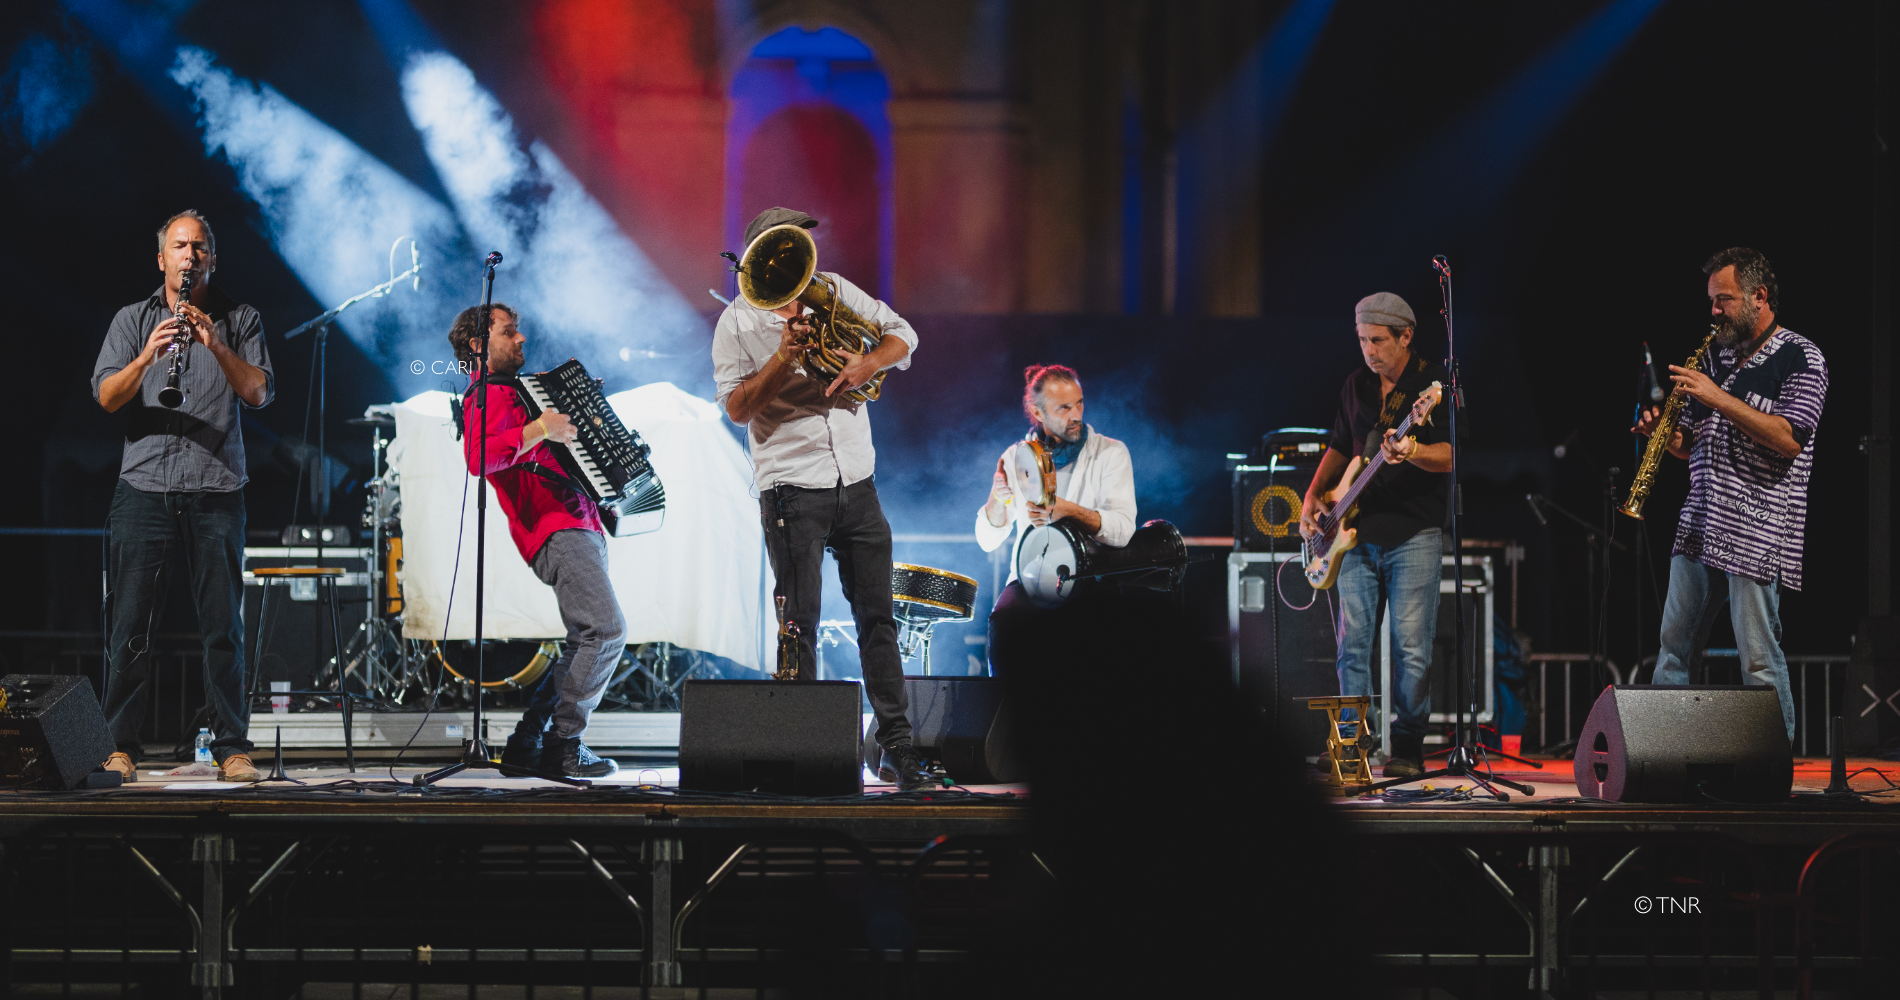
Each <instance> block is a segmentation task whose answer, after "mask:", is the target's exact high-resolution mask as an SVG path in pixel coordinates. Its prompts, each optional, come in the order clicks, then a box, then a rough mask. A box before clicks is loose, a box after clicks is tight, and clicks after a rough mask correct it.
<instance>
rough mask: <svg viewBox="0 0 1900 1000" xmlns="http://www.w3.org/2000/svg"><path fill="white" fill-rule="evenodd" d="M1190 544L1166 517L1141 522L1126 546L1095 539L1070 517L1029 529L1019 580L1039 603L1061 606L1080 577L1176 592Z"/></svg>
mask: <svg viewBox="0 0 1900 1000" xmlns="http://www.w3.org/2000/svg"><path fill="white" fill-rule="evenodd" d="M1187 561H1188V560H1187V542H1186V540H1184V539H1183V538H1182V537H1181V532H1180V531H1179V530H1178V529H1176V528H1175V526H1174V525H1172V524H1169V523H1168V522H1166V521H1162V520H1154V521H1149V522H1148V523H1147V524H1144V525H1142V526H1141V527H1140V528H1138V529H1136V530H1135V533H1134V534H1133V535H1132V536H1130V537H1129V539H1128V544H1127V545H1125V546H1123V547H1121V548H1112V547H1110V546H1106V545H1102V544H1100V543H1099V542H1097V541H1096V540H1095V539H1094V538H1093V537H1092V536H1091V535H1090V534H1089V533H1088V532H1087V531H1084V530H1082V526H1081V525H1079V524H1076V523H1075V522H1074V521H1072V520H1069V519H1068V518H1063V519H1062V520H1060V521H1057V522H1055V523H1054V524H1045V525H1042V526H1040V527H1035V528H1030V529H1029V530H1028V531H1026V532H1024V533H1023V537H1022V542H1021V544H1019V545H1017V547H1016V580H1017V582H1019V583H1021V584H1022V585H1023V591H1024V593H1026V594H1028V595H1029V600H1030V602H1031V603H1033V604H1035V605H1036V606H1037V607H1043V608H1053V607H1059V606H1060V605H1062V604H1063V603H1064V602H1066V601H1067V600H1068V599H1069V598H1070V597H1072V596H1074V594H1075V586H1076V582H1077V581H1078V580H1081V579H1083V578H1091V579H1101V578H1104V577H1122V578H1123V579H1121V580H1119V581H1118V582H1120V583H1124V584H1127V585H1130V586H1136V587H1146V588H1150V589H1154V590H1172V589H1174V588H1175V587H1176V586H1178V585H1179V584H1180V583H1181V577H1182V576H1184V575H1185V574H1186V572H1187Z"/></svg>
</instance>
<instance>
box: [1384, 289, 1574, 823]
mask: <svg viewBox="0 0 1900 1000" xmlns="http://www.w3.org/2000/svg"><path fill="white" fill-rule="evenodd" d="M1432 267H1433V268H1434V269H1435V270H1437V271H1438V287H1439V290H1440V292H1441V293H1442V294H1443V296H1444V308H1443V309H1442V310H1441V312H1440V315H1442V316H1444V317H1445V370H1446V372H1447V373H1448V374H1449V375H1450V376H1451V384H1450V385H1449V386H1448V387H1447V388H1449V389H1450V391H1449V392H1447V393H1446V394H1445V398H1446V399H1447V400H1448V401H1449V402H1450V403H1451V408H1450V410H1449V411H1448V412H1447V414H1446V425H1447V426H1446V432H1447V434H1448V435H1449V436H1450V438H1451V471H1450V477H1451V484H1450V495H1451V567H1452V568H1451V573H1452V579H1453V580H1454V581H1456V584H1455V586H1453V587H1452V600H1453V601H1455V602H1457V604H1456V607H1455V608H1454V612H1455V613H1454V614H1453V615H1452V620H1453V621H1454V622H1455V623H1456V625H1455V630H1454V632H1453V641H1454V643H1455V645H1454V646H1453V649H1454V650H1455V654H1454V655H1455V656H1456V660H1455V661H1454V663H1455V665H1454V667H1453V668H1452V676H1453V677H1455V678H1457V680H1456V683H1457V685H1458V703H1457V708H1456V709H1455V713H1454V715H1453V722H1452V745H1451V749H1450V750H1449V751H1444V752H1445V753H1446V754H1447V756H1446V758H1445V766H1444V767H1440V768H1435V769H1433V770H1430V771H1426V772H1425V773H1424V774H1420V775H1418V776H1416V777H1411V778H1391V779H1388V780H1386V781H1380V782H1375V783H1373V784H1371V785H1365V786H1362V787H1361V791H1362V792H1377V791H1380V790H1382V789H1386V788H1391V787H1393V786H1394V785H1408V784H1411V783H1413V782H1417V781H1429V780H1431V779H1433V778H1446V777H1450V778H1469V779H1471V781H1472V782H1473V783H1475V784H1477V785H1478V786H1479V787H1480V788H1483V789H1484V790H1485V791H1487V792H1490V793H1491V794H1492V795H1495V796H1497V798H1498V801H1500V802H1503V801H1507V800H1509V798H1510V796H1508V795H1505V794H1504V793H1503V792H1500V791H1498V790H1497V789H1496V788H1495V787H1493V785H1503V786H1504V787H1506V788H1509V789H1512V790H1513V791H1517V792H1520V793H1522V794H1524V795H1535V794H1537V789H1535V788H1533V787H1532V786H1530V785H1520V784H1518V783H1517V782H1514V781H1506V780H1504V779H1503V778H1499V777H1496V776H1493V775H1491V774H1488V773H1487V772H1488V771H1489V770H1490V768H1489V767H1488V766H1485V765H1482V764H1480V761H1483V760H1485V755H1486V754H1487V753H1488V752H1489V751H1488V749H1487V748H1481V747H1479V746H1478V718H1477V715H1478V712H1477V678H1476V677H1474V676H1472V674H1473V673H1475V671H1472V670H1470V669H1469V666H1468V663H1467V660H1468V658H1467V656H1466V651H1467V650H1468V649H1469V648H1470V647H1469V646H1468V645H1467V643H1466V641H1465V640H1466V636H1465V546H1464V535H1463V534H1462V533H1461V532H1460V531H1459V525H1460V523H1461V522H1462V521H1463V520H1464V495H1463V494H1462V493H1461V492H1460V490H1459V487H1458V411H1459V410H1460V409H1462V408H1463V404H1464V384H1463V382H1462V381H1460V379H1459V377H1458V348H1457V339H1456V337H1454V336H1453V334H1452V309H1451V261H1449V260H1446V259H1445V257H1444V255H1442V254H1441V255H1439V256H1436V257H1433V258H1432ZM1486 625H1487V627H1488V626H1489V623H1488V622H1487V623H1486ZM1467 709H1469V710H1470V711H1471V721H1470V724H1469V725H1467V724H1466V721H1465V712H1466V710H1467ZM1514 759H1515V758H1514ZM1481 768H1482V769H1481Z"/></svg>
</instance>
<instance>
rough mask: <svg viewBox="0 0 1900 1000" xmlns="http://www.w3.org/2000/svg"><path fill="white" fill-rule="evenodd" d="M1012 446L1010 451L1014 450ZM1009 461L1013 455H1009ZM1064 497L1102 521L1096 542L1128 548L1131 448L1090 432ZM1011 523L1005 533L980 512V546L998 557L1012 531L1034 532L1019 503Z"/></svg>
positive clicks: (1013, 566)
mask: <svg viewBox="0 0 1900 1000" xmlns="http://www.w3.org/2000/svg"><path fill="white" fill-rule="evenodd" d="M1015 447H1016V444H1015V443H1014V442H1012V443H1011V444H1010V448H1012V449H1013V448H1015ZM1004 454H1005V455H1007V454H1008V451H1005V452H1004ZM1067 471H1068V473H1069V474H1068V476H1066V477H1065V479H1066V482H1064V484H1063V486H1062V489H1061V490H1060V495H1061V496H1062V498H1063V499H1064V500H1067V501H1069V502H1070V503H1074V504H1077V505H1078V506H1082V507H1087V508H1089V509H1090V510H1093V511H1095V512H1097V513H1099V514H1101V515H1102V529H1101V530H1100V531H1098V532H1096V533H1095V540H1096V541H1098V542H1100V543H1102V544H1103V545H1107V546H1110V547H1112V548H1120V547H1122V546H1124V545H1127V544H1128V539H1129V537H1130V536H1132V535H1134V533H1135V466H1134V462H1133V460H1132V459H1130V458H1129V455H1128V446H1127V445H1125V444H1123V443H1121V442H1120V441H1117V440H1115V439H1114V438H1112V437H1109V436H1107V435H1106V434H1098V433H1096V430H1095V428H1094V426H1092V425H1091V426H1090V427H1089V439H1088V441H1087V442H1086V443H1084V444H1083V445H1082V450H1081V452H1080V453H1078V454H1077V455H1076V456H1075V461H1073V462H1071V463H1069V466H1068V469H1067ZM1009 511H1010V521H1009V523H1007V524H1005V525H1003V526H1002V527H1000V528H999V527H997V526H996V525H994V524H991V523H990V519H989V518H988V517H987V516H985V515H984V513H983V509H982V508H981V507H979V508H977V511H976V540H977V544H979V545H981V546H983V551H985V552H994V551H996V547H997V546H998V545H1001V544H1003V543H1004V542H1006V541H1009V537H1010V533H1011V531H1012V530H1018V529H1026V528H1028V527H1029V505H1028V504H1026V503H1024V502H1023V498H1022V497H1020V496H1019V497H1017V498H1016V500H1015V502H1013V503H1011V504H1010V505H1009ZM1015 563H1016V561H1015V560H1014V559H1011V560H1010V567H1009V580H1010V581H1011V582H1013V581H1014V580H1015V579H1016V564H1015Z"/></svg>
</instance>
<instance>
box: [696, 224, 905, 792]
mask: <svg viewBox="0 0 1900 1000" xmlns="http://www.w3.org/2000/svg"><path fill="white" fill-rule="evenodd" d="M817 224H818V220H816V219H814V218H812V217H811V216H809V215H807V214H805V213H804V212H798V211H793V210H792V209H789V208H770V209H766V210H765V211H763V212H761V213H759V215H758V217H757V218H755V219H753V220H752V223H751V224H750V225H748V226H746V231H745V245H746V247H748V248H750V247H751V246H752V244H753V241H755V240H756V239H758V237H759V234H761V233H764V232H765V231H766V230H768V229H771V228H773V227H774V226H786V225H791V226H801V227H804V228H806V229H810V228H811V227H813V226H816V225H817ZM826 276H827V277H829V278H830V279H832V280H833V281H834V282H836V287H837V289H838V300H839V302H840V303H841V304H842V305H844V306H846V307H847V308H849V309H850V310H851V311H853V312H855V313H857V314H858V315H859V316H861V317H863V318H864V320H865V321H866V322H867V323H870V324H871V325H873V326H875V327H876V328H877V330H878V332H879V333H880V334H881V337H880V339H879V341H878V344H877V346H876V347H874V348H872V349H871V350H870V351H868V352H866V353H863V354H854V353H848V352H835V353H834V360H835V361H836V362H837V363H838V367H839V369H840V371H839V374H838V375H837V376H836V377H834V378H833V379H831V380H830V381H829V383H821V382H819V381H817V380H816V379H814V378H809V377H804V376H803V375H801V374H800V372H801V371H802V370H803V369H802V365H801V362H802V361H803V360H804V353H803V352H804V351H805V349H806V348H807V347H808V342H807V338H809V337H810V336H812V333H813V327H812V323H811V320H810V318H809V316H808V315H807V314H806V313H805V305H804V304H803V303H801V302H799V301H798V300H797V299H793V300H792V301H791V302H789V303H787V304H786V305H785V306H783V307H781V308H779V309H776V310H769V311H768V310H765V309H761V308H759V307H757V306H754V305H752V304H751V303H750V302H747V301H746V300H745V297H744V296H740V297H738V298H735V299H734V300H733V301H732V303H731V304H730V305H728V306H726V310H725V312H723V313H721V314H720V315H719V323H718V325H717V326H716V327H715V328H714V330H713V346H712V358H713V378H714V380H715V381H716V382H717V384H718V396H719V403H720V405H721V406H724V407H725V410H726V415H727V416H728V417H730V418H731V419H732V421H733V422H734V423H737V424H743V425H745V427H746V434H747V438H748V440H749V442H750V444H751V448H752V466H753V478H754V481H755V482H756V483H757V484H758V487H759V515H760V519H761V521H762V522H763V526H764V529H765V550H766V553H767V554H768V555H769V556H770V557H771V560H772V572H773V573H774V574H775V575H776V576H777V578H778V583H777V586H776V596H777V598H778V599H779V601H780V602H781V603H782V605H783V608H784V611H783V613H782V617H783V622H782V624H784V625H786V626H788V627H792V626H795V628H796V631H797V633H798V635H797V648H796V649H795V650H794V655H795V656H796V658H797V661H798V679H800V680H813V679H816V678H815V677H813V676H812V674H813V672H814V671H815V669H816V666H815V665H816V663H817V662H818V648H817V642H818V616H819V603H820V601H819V599H820V589H819V588H820V587H821V586H822V584H823V580H824V577H823V575H822V571H823V565H824V557H825V550H826V549H830V550H831V555H832V558H834V559H836V560H837V561H838V582H839V583H840V584H842V585H843V587H844V596H845V600H847V601H849V602H851V616H852V618H853V619H855V620H856V621H857V625H858V652H859V655H860V662H861V663H862V664H863V668H864V691H865V694H866V695H867V696H868V697H869V698H870V700H871V709H872V711H874V712H875V713H876V714H877V732H876V739H877V743H878V746H879V747H881V748H882V749H883V753H882V758H881V762H880V764H879V766H878V775H879V777H881V778H883V779H884V780H886V781H892V782H895V783H896V784H897V785H898V787H900V788H902V789H905V790H907V791H908V790H910V789H913V788H920V787H923V786H924V785H927V784H929V783H930V782H931V781H932V775H931V772H930V770H929V769H928V768H927V767H926V766H925V765H924V762H923V759H922V758H921V757H919V756H918V753H917V751H916V750H915V749H914V748H913V747H912V746H911V740H910V732H911V730H910V719H909V718H908V716H907V714H906V713H907V712H908V710H909V704H908V699H907V698H906V696H905V694H904V667H903V660H902V657H901V656H900V655H899V654H898V651H897V619H896V617H895V615H894V614H893V613H892V609H891V524H890V522H889V521H887V520H885V518H884V509H883V507H881V506H880V505H879V504H878V499H877V483H876V482H875V481H874V479H873V477H872V473H873V472H874V471H875V468H876V460H877V453H876V451H875V450H874V449H873V448H872V446H871V415H870V413H869V412H868V411H867V410H866V408H865V406H864V404H863V403H854V402H851V401H849V400H847V399H846V398H845V396H844V393H846V392H849V391H850V390H853V389H856V388H858V387H860V386H863V385H866V384H868V383H869V382H870V381H871V380H872V379H873V378H874V377H875V376H876V375H877V374H878V373H879V372H881V371H884V370H885V369H888V368H908V367H910V358H911V354H912V352H914V351H916V349H917V333H916V331H914V330H912V329H911V326H910V324H909V323H906V322H905V321H904V319H903V317H901V316H899V315H897V313H896V311H894V310H893V309H891V307H890V306H888V305H886V304H884V303H883V302H880V301H878V300H877V299H874V298H872V297H871V296H869V295H867V294H865V293H864V291H863V290H861V289H859V288H858V286H856V285H854V284H852V283H851V282H849V281H847V280H845V279H844V278H842V277H839V276H838V275H835V274H830V273H829V272H827V274H826ZM780 666H781V669H784V668H786V667H788V666H789V665H788V664H781V665H780Z"/></svg>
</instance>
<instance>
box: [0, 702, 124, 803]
mask: <svg viewBox="0 0 1900 1000" xmlns="http://www.w3.org/2000/svg"><path fill="white" fill-rule="evenodd" d="M0 689H5V691H6V708H5V710H4V711H0V785H4V786H6V787H8V788H14V787H21V786H25V787H30V788H52V789H59V790H66V789H72V788H78V787H79V786H80V785H82V784H84V783H85V782H86V776H87V775H88V774H91V773H92V772H93V771H95V770H97V769H98V767H99V765H100V764H101V763H104V761H105V759H106V758H107V757H110V756H112V751H114V750H116V749H118V747H116V746H114V745H113V742H112V733H111V732H110V731H109V730H107V729H106V717H105V714H104V713H103V712H101V711H100V710H99V699H98V698H95V697H93V694H92V681H90V680H88V679H86V678H84V677H75V676H71V675H44V674H8V675H7V676H5V677H0Z"/></svg>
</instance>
